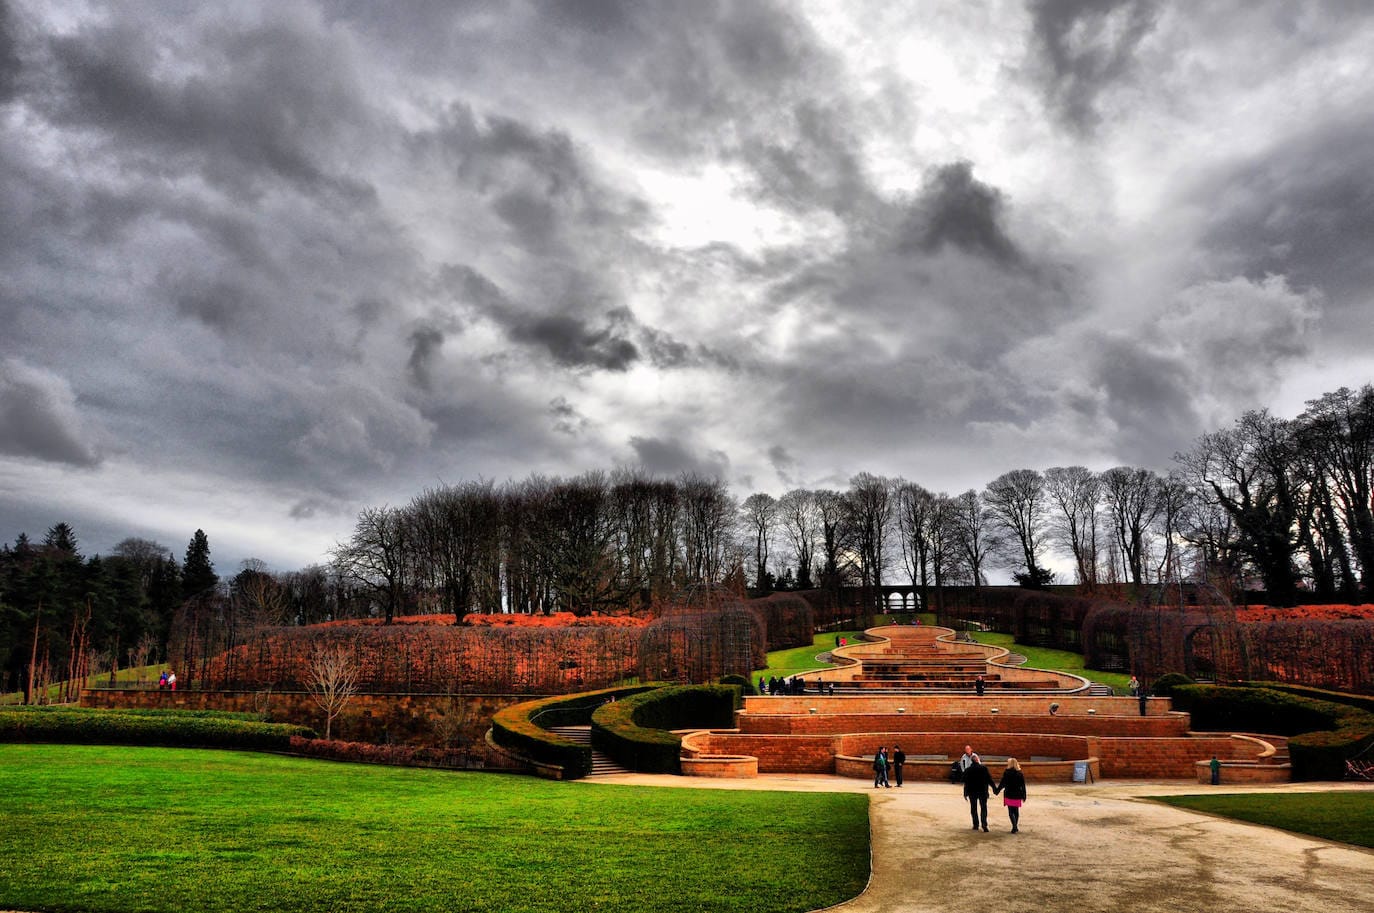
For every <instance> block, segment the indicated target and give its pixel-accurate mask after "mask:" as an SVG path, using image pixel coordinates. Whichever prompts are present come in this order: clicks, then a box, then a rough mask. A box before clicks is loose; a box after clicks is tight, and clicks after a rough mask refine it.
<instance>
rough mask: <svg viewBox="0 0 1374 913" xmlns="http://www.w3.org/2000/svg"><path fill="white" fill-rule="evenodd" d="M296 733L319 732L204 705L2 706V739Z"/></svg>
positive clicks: (228, 739) (255, 741)
mask: <svg viewBox="0 0 1374 913" xmlns="http://www.w3.org/2000/svg"><path fill="white" fill-rule="evenodd" d="M293 736H297V737H303V738H311V739H313V738H314V737H315V732H314V730H312V729H309V728H307V727H305V726H291V725H287V724H285V723H263V722H259V721H255V720H246V719H234V718H232V717H229V716H226V715H225V714H216V713H213V712H209V713H207V712H203V711H200V712H198V711H191V712H176V711H173V712H167V713H160V712H156V711H152V712H150V711H140V712H136V713H130V712H126V711H123V710H97V709H93V708H89V707H8V708H4V709H0V742H53V743H62V744H75V745H160V746H167V747H177V748H249V749H257V750H261V751H289V750H290V748H291V738H292V737H293Z"/></svg>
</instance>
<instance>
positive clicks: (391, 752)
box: [291, 736, 474, 770]
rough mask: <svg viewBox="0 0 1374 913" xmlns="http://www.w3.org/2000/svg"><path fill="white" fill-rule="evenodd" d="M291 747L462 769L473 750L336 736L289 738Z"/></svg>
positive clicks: (329, 756)
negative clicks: (386, 742) (340, 739)
mask: <svg viewBox="0 0 1374 913" xmlns="http://www.w3.org/2000/svg"><path fill="white" fill-rule="evenodd" d="M291 751H292V752H294V753H295V754H299V755H304V756H305V757H308V758H323V759H324V760H327V761H350V762H353V763H358V764H387V765H390V766H393V767H442V768H446V769H457V770H462V769H465V768H468V767H470V766H472V761H473V758H474V756H473V754H472V752H470V751H468V750H467V749H465V748H429V747H424V746H415V745H375V744H373V743H371V742H341V741H338V740H337V739H331V740H330V741H325V740H324V739H306V738H300V737H297V736H292V738H291Z"/></svg>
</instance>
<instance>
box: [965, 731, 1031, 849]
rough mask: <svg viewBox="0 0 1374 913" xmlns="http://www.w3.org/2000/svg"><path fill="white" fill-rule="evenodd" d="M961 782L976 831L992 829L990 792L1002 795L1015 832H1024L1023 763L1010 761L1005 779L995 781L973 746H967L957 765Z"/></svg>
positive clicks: (1024, 786) (1003, 777) (1003, 775)
mask: <svg viewBox="0 0 1374 913" xmlns="http://www.w3.org/2000/svg"><path fill="white" fill-rule="evenodd" d="M956 766H957V767H958V769H959V779H961V780H962V781H963V783H964V798H965V799H967V800H968V810H969V815H970V817H972V819H973V829H974V830H975V831H976V830H978V829H979V828H980V827H981V828H982V829H983V831H984V832H985V833H986V832H987V829H988V791H989V790H991V792H992V794H993V795H994V796H995V795H997V794H999V793H1001V794H1002V804H1003V805H1005V806H1006V809H1007V817H1008V818H1010V819H1011V832H1012V833H1013V834H1019V833H1020V832H1021V806H1022V805H1023V804H1024V803H1025V801H1026V775H1025V774H1024V773H1022V772H1021V764H1020V762H1018V761H1017V760H1016V759H1015V758H1007V766H1006V768H1005V769H1004V770H1003V771H1002V779H1001V780H999V781H997V782H993V778H992V771H990V770H988V768H987V767H986V766H984V764H983V762H982V760H981V759H980V758H979V757H978V753H977V752H975V751H974V750H973V746H971V745H965V746H964V754H963V756H962V757H960V758H959V761H958V762H957V765H956Z"/></svg>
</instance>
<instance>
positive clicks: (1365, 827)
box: [1157, 792, 1374, 849]
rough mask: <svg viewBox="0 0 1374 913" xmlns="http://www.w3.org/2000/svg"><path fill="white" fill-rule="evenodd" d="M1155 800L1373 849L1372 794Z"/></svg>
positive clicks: (1182, 797) (1207, 797) (1203, 797)
mask: <svg viewBox="0 0 1374 913" xmlns="http://www.w3.org/2000/svg"><path fill="white" fill-rule="evenodd" d="M1157 801H1160V802H1165V803H1167V804H1169V805H1176V806H1178V807H1180V808H1190V809H1193V810H1194V811H1199V812H1209V813H1211V814H1213V815H1222V816H1224V817H1227V818H1237V819H1239V820H1241V821H1249V822H1250V823H1252V824H1264V825H1268V826H1269V827H1277V828H1279V829H1281V830H1285V831H1293V832H1294V833H1298V834H1307V835H1308V836H1311V837H1321V838H1323V839H1326V840H1335V841H1338V842H1340V843H1353V844H1354V845H1355V846H1363V847H1369V848H1370V849H1374V793H1364V792H1360V793H1356V792H1331V793H1298V794H1288V795H1277V796H1274V795H1263V794H1253V795H1248V794H1247V795H1220V796H1210V795H1209V796H1161V797H1159V798H1158V800H1157Z"/></svg>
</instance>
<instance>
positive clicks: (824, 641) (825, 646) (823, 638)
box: [754, 631, 859, 685]
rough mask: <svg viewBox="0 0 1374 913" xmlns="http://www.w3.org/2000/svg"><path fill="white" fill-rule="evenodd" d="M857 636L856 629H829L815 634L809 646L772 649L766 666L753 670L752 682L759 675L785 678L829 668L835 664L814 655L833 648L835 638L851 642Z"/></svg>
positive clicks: (756, 681) (755, 681)
mask: <svg viewBox="0 0 1374 913" xmlns="http://www.w3.org/2000/svg"><path fill="white" fill-rule="evenodd" d="M858 636H859V632H858V631H831V632H828V633H826V634H817V635H816V636H815V638H813V639H812V642H811V646H809V647H793V648H792V649H790V650H774V651H773V652H771V653H769V654H768V668H767V669H757V670H755V671H754V684H755V685H757V684H758V682H759V676H760V675H762V676H764V677H765V678H766V677H768V676H770V675H776V676H778V677H779V678H786V677H787V676H790V675H796V674H797V673H799V672H809V671H811V670H812V669H829V668H831V667H832V666H834V665H835V664H834V663H823V662H819V661H817V659H816V657H817V656H818V655H820V654H822V653H828V652H830V651H831V650H833V649H834V648H835V643H836V640H837V638H840V637H843V638H845V639H846V640H848V641H849V642H850V643H853V642H854V640H855V639H856V638H857V637H858Z"/></svg>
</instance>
